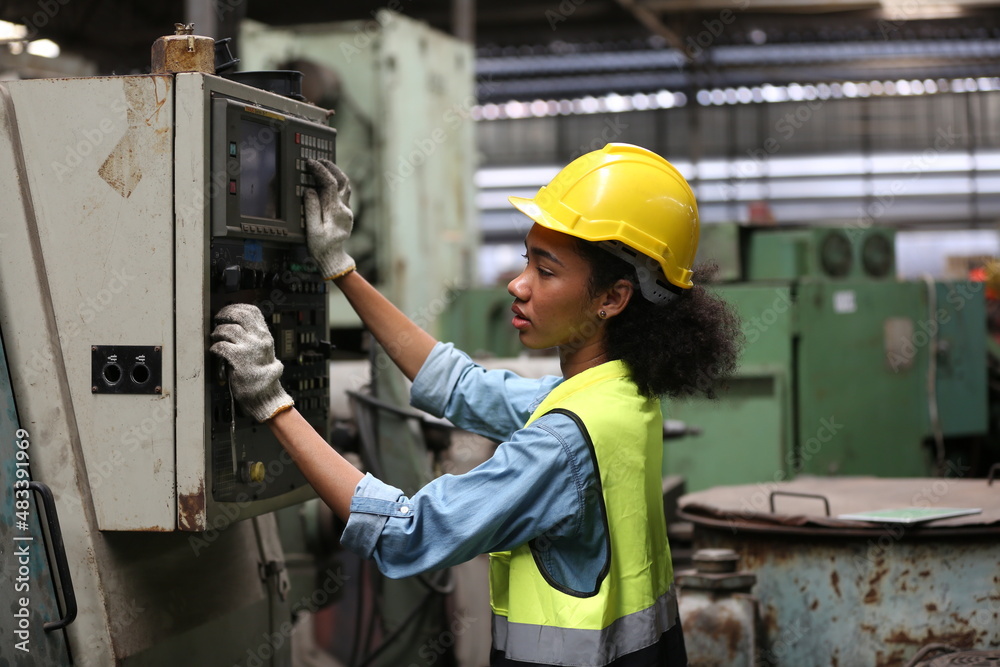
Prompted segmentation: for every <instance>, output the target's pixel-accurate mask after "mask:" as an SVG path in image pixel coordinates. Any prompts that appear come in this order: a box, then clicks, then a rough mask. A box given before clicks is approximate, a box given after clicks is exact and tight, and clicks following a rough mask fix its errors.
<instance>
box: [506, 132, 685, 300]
mask: <svg viewBox="0 0 1000 667" xmlns="http://www.w3.org/2000/svg"><path fill="white" fill-rule="evenodd" d="M509 199H510V203H511V204H513V205H514V206H516V207H517V208H518V210H520V211H521V212H522V213H524V214H525V215H527V216H528V217H529V218H531V219H532V220H534V221H535V222H537V223H538V224H540V225H542V226H543V227H548V228H549V229H553V230H555V231H557V232H563V233H564V234H569V235H571V236H576V237H578V238H581V239H584V240H586V241H595V242H596V241H612V242H613V241H618V242H620V243H622V244H624V245H626V246H629V247H630V248H633V249H634V250H637V251H639V252H640V253H642V254H643V255H645V256H646V257H649V258H651V259H652V260H654V262H655V263H653V262H651V263H650V265H651V266H652V267H653V268H655V267H656V265H657V264H658V265H659V268H660V269H661V270H662V271H663V276H665V277H666V279H667V280H668V281H669V282H670V283H671V284H673V285H675V286H677V287H680V288H682V289H689V288H691V287H692V282H691V275H692V272H691V266H692V265H693V264H694V257H695V254H696V253H697V252H698V234H699V224H698V204H697V202H695V198H694V193H693V192H692V191H691V187H690V186H689V185H688V184H687V181H685V180H684V177H683V176H681V174H680V172H679V171H677V168H676V167H674V166H673V165H672V164H670V163H669V162H667V161H666V160H664V159H663V158H662V157H660V156H659V155H657V154H656V153H654V152H652V151H649V150H646V149H645V148H640V147H639V146H633V145H631V144H608V145H607V146H605V147H604V148H602V149H601V150H597V151H592V152H590V153H586V154H584V155H582V156H580V157H578V158H577V159H575V160H573V161H572V162H570V163H569V164H568V165H566V166H565V167H564V168H563V169H562V171H560V172H559V173H558V174H556V176H555V178H553V179H552V181H551V182H550V183H549V184H548V185H546V186H543V187H542V188H541V189H540V190H539V191H538V194H536V195H535V198H534V199H526V198H524V197H510V198H509ZM610 245H616V246H617V244H610ZM608 249H609V250H611V249H612V248H610V247H609V248H608ZM612 251H613V252H614V250H612ZM615 254H618V255H620V256H623V255H622V253H621V252H620V251H619V252H615ZM626 254H631V253H626ZM623 258H626V259H627V257H624V256H623ZM633 263H636V262H633ZM643 293H644V294H645V293H646V290H645V289H643Z"/></svg>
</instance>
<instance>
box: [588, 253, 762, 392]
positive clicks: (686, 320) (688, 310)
mask: <svg viewBox="0 0 1000 667" xmlns="http://www.w3.org/2000/svg"><path fill="white" fill-rule="evenodd" d="M576 242H577V251H578V252H579V254H580V256H581V257H583V258H584V259H585V260H586V261H587V263H588V264H590V268H591V273H590V293H591V296H596V295H597V294H598V292H600V291H601V290H603V289H607V288H609V287H611V286H612V285H614V284H615V283H616V282H617V281H618V280H620V279H623V278H624V279H625V280H628V281H629V282H631V283H632V289H633V294H632V298H631V299H630V300H629V304H628V306H626V308H625V310H623V311H622V312H621V313H619V314H618V316H617V317H614V318H612V319H610V320H608V327H607V340H606V344H607V354H608V359H609V360H615V359H621V360H622V361H624V362H625V364H626V366H628V369H629V372H630V373H631V377H632V381H633V382H635V384H636V385H637V386H638V388H639V393H640V394H642V395H643V396H646V397H649V398H657V397H663V396H669V397H671V398H680V397H684V396H696V395H704V396H706V397H708V398H715V391H714V389H715V387H716V384H717V382H718V381H720V380H723V379H725V378H726V377H728V376H730V375H732V374H733V373H734V372H735V370H736V367H737V364H738V362H739V357H740V352H741V351H742V348H743V342H744V336H743V332H742V330H741V323H740V318H739V316H738V315H737V314H736V311H735V310H734V309H733V307H732V306H731V305H730V304H728V303H727V302H726V301H724V300H723V299H721V298H720V297H719V296H718V295H717V294H715V293H713V292H711V291H710V290H708V289H706V288H705V286H704V284H705V283H706V282H708V281H710V280H711V278H712V277H713V276H714V274H715V273H716V272H717V271H718V266H716V265H715V264H699V265H697V266H695V267H694V279H693V282H694V283H695V286H694V287H692V288H691V289H686V290H678V294H677V296H675V297H674V298H673V299H671V300H670V301H668V302H667V303H665V304H662V305H656V304H653V303H652V302H650V301H648V300H646V299H645V298H643V296H642V293H641V292H640V291H639V281H638V278H637V276H636V269H635V267H634V266H632V265H631V264H629V263H628V262H626V261H624V260H622V259H619V258H618V257H616V256H614V255H612V254H611V253H610V252H608V251H606V250H604V249H603V248H601V247H600V246H599V245H597V244H596V243H592V242H590V241H584V240H583V239H580V238H577V239H576Z"/></svg>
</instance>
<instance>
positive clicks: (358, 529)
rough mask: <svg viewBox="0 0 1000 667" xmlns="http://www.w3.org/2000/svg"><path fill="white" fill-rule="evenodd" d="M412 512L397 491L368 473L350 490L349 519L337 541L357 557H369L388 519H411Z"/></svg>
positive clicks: (400, 492) (398, 490)
mask: <svg viewBox="0 0 1000 667" xmlns="http://www.w3.org/2000/svg"><path fill="white" fill-rule="evenodd" d="M404 507H405V508H406V509H403V508H404ZM412 509H413V506H412V504H410V503H408V502H407V500H406V497H405V496H404V495H403V491H402V490H401V489H397V488H396V487H394V486H389V485H388V484H386V483H384V482H382V481H380V480H378V479H376V478H375V477H372V475H371V473H368V474H366V475H365V476H364V477H363V478H362V479H361V481H360V482H358V485H357V487H355V489H354V497H353V498H351V517H350V519H349V520H348V522H347V526H346V527H345V528H344V534H343V536H342V537H341V542H342V543H343V544H345V545H350V548H351V550H352V551H354V552H355V553H357V554H358V555H359V556H364V557H365V558H371V557H372V552H373V551H375V543H376V542H378V538H379V537H381V535H382V529H383V528H384V527H385V523H386V521H388V520H389V517H402V518H410V517H412V516H413V514H412Z"/></svg>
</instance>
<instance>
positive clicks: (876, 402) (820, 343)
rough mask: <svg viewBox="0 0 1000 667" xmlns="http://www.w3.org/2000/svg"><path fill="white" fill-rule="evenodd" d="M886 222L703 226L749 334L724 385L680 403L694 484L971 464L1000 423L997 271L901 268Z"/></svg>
mask: <svg viewBox="0 0 1000 667" xmlns="http://www.w3.org/2000/svg"><path fill="white" fill-rule="evenodd" d="M894 254H895V253H894V232H893V231H892V230H888V229H882V228H874V227H873V228H867V229H855V228H829V227H823V228H819V227H816V228H798V229H787V228H750V227H741V226H737V225H730V224H727V225H713V226H709V227H706V228H705V229H704V230H703V241H702V247H701V251H700V257H701V258H705V259H709V258H715V259H716V261H718V262H720V269H721V270H720V276H719V277H720V279H721V284H720V285H719V286H718V288H717V289H718V291H719V293H720V294H721V295H722V296H723V297H724V298H725V299H726V300H727V301H729V302H730V303H732V304H733V305H734V307H735V308H736V309H737V310H738V311H739V313H740V316H741V318H742V320H743V332H744V334H745V336H746V348H745V350H744V354H743V358H742V363H741V365H740V369H739V372H738V373H737V375H736V376H735V377H734V378H731V379H729V380H728V381H723V382H718V381H717V379H716V378H705V379H704V381H705V382H711V383H713V384H715V385H717V388H718V393H719V396H720V399H719V400H718V401H707V400H702V399H689V400H678V401H669V402H667V403H666V404H665V406H664V409H665V414H667V415H668V416H669V417H670V418H671V419H677V420H680V421H682V422H684V424H685V425H686V427H687V431H686V433H687V434H686V435H685V436H683V437H681V438H678V439H672V440H669V441H667V444H666V446H665V450H664V452H665V455H664V472H668V471H669V472H670V473H671V474H679V475H683V476H684V477H685V478H686V479H687V484H688V489H689V490H698V489H703V488H707V487H710V486H715V485H720V484H741V483H750V482H775V481H781V480H784V479H788V478H790V477H792V476H794V475H796V474H814V475H877V476H886V477H900V476H926V475H928V474H931V473H933V472H935V471H936V470H937V469H938V468H939V467H940V466H944V465H946V463H947V462H948V461H951V470H952V472H953V473H955V474H962V473H965V472H967V471H968V469H969V465H970V464H976V463H980V461H979V460H978V458H981V457H982V452H981V451H979V449H978V448H977V445H979V444H980V441H979V440H977V437H979V436H983V435H984V434H985V433H986V431H987V388H986V354H987V353H986V337H987V333H986V325H985V320H986V316H985V305H984V298H983V289H982V284H981V283H971V282H965V281H958V282H939V281H933V280H929V281H927V282H921V281H918V282H904V281H898V280H896V279H895V261H894Z"/></svg>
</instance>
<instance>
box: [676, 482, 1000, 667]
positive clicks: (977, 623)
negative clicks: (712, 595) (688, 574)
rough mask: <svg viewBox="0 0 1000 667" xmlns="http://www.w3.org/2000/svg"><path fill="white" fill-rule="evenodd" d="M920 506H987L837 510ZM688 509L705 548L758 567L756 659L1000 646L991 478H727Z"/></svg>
mask: <svg viewBox="0 0 1000 667" xmlns="http://www.w3.org/2000/svg"><path fill="white" fill-rule="evenodd" d="M789 495H790V496H791V497H789ZM802 496H805V497H802ZM775 505H777V508H775ZM921 507H957V508H979V509H981V510H982V511H981V513H979V514H976V515H971V516H962V517H957V518H949V519H941V520H937V521H933V522H925V523H921V524H916V525H903V524H892V523H874V522H865V521H854V520H846V519H840V518H837V517H838V515H842V514H848V513H856V512H859V511H869V510H884V509H891V508H921ZM774 509H778V510H779V511H780V512H781V513H777V512H775V511H774ZM680 513H681V517H682V518H684V519H686V520H689V521H692V522H693V523H694V526H695V528H694V546H695V548H696V549H701V548H722V549H732V550H734V551H735V552H737V553H738V554H739V556H740V559H741V563H742V565H743V567H744V568H745V569H747V570H751V571H753V572H754V573H755V574H756V575H757V586H756V587H755V589H754V594H755V595H756V597H757V598H758V600H759V603H760V615H761V632H762V636H761V647H760V649H759V650H758V652H757V655H756V657H755V659H756V663H755V664H758V665H781V666H784V665H787V666H789V667H791V666H794V667H802V666H803V665H831V666H842V665H876V666H879V667H888V666H896V667H902V666H903V665H904V664H905V663H906V662H907V661H908V660H910V659H912V658H913V657H914V656H915V655H916V654H917V653H918V652H919V651H920V649H921V647H924V646H927V645H930V644H941V643H943V644H947V645H950V646H953V647H955V648H958V649H963V650H989V649H997V648H1000V488H998V487H997V486H993V487H992V488H990V487H989V486H987V483H986V482H985V481H984V480H973V479H969V480H964V479H945V478H938V479H876V478H840V479H828V478H822V479H820V478H815V479H807V480H796V481H795V482H789V483H783V484H768V485H764V484H758V485H749V486H734V487H717V488H715V489H709V490H707V491H702V492H698V493H693V494H689V495H687V496H685V497H684V498H682V499H681V512H680Z"/></svg>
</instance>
